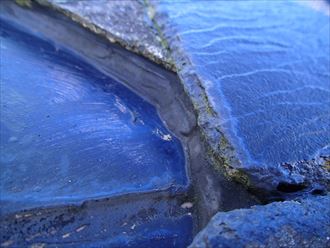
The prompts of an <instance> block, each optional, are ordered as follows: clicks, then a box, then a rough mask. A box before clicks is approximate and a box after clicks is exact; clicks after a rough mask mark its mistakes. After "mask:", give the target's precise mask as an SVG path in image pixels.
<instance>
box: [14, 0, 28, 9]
mask: <svg viewBox="0 0 330 248" xmlns="http://www.w3.org/2000/svg"><path fill="white" fill-rule="evenodd" d="M15 2H16V4H18V5H19V6H21V7H25V8H31V7H32V2H31V0H15Z"/></svg>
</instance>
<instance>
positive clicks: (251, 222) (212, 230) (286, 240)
mask: <svg viewBox="0 0 330 248" xmlns="http://www.w3.org/2000/svg"><path fill="white" fill-rule="evenodd" d="M329 206H330V195H328V196H319V197H309V198H307V199H305V200H296V201H287V202H279V203H272V204H269V205H266V206H257V207H253V208H251V209H240V210H234V211H230V212H227V213H218V214H217V215H215V216H214V217H213V218H212V219H211V221H210V223H209V224H208V225H207V227H206V228H205V229H204V230H203V231H201V232H200V233H199V234H198V235H197V236H196V237H195V239H194V241H193V243H192V244H191V245H190V246H189V247H190V248H202V247H205V248H206V247H207V248H212V247H214V248H215V247H217V248H221V247H235V248H240V247H249V248H252V247H265V248H266V247H269V248H270V247H271V248H276V247H287V248H289V247H301V248H302V247H313V248H317V247H320V248H324V247H329V246H330V208H329Z"/></svg>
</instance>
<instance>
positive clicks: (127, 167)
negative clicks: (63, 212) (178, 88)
mask: <svg viewBox="0 0 330 248" xmlns="http://www.w3.org/2000/svg"><path fill="white" fill-rule="evenodd" d="M187 183H188V182H187V177H186V172H185V158H184V153H183V149H182V146H181V144H180V142H179V141H178V140H177V139H176V138H175V137H174V136H173V135H172V134H171V133H169V131H168V130H167V129H166V128H165V127H164V125H163V123H162V122H161V120H160V119H159V117H158V115H157V112H156V110H155V108H154V107H152V106H151V105H150V104H149V103H147V102H146V101H144V100H143V99H142V98H140V97H138V96H137V95H136V94H134V93H132V92H131V91H130V90H128V89H127V88H125V87H124V86H123V85H121V84H119V83H118V82H116V81H115V80H113V79H111V78H109V77H106V76H105V75H103V74H101V73H100V72H98V71H97V70H96V69H94V68H92V67H90V66H88V65H87V64H84V63H83V62H82V61H80V60H79V59H77V58H76V57H74V56H73V55H72V54H70V53H67V52H64V51H61V50H58V49H56V48H54V46H52V45H50V44H48V43H46V42H43V41H41V40H39V39H37V38H34V37H32V36H30V35H28V34H26V33H21V32H20V31H18V30H16V29H13V28H12V27H10V26H9V25H7V24H6V23H4V22H2V25H1V180H0V185H1V188H0V193H1V210H2V213H5V212H11V211H16V210H19V209H23V208H31V207H37V206H46V205H54V204H66V203H76V202H81V201H83V200H86V199H93V198H100V197H108V196H113V195H118V194H124V193H130V192H141V191H150V190H157V189H164V188H168V187H172V188H173V189H175V188H180V187H186V186H187Z"/></svg>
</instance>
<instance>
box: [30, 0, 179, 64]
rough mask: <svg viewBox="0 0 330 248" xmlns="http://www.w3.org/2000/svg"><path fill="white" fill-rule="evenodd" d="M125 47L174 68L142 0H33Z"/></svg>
mask: <svg viewBox="0 0 330 248" xmlns="http://www.w3.org/2000/svg"><path fill="white" fill-rule="evenodd" d="M35 1H36V2H38V3H40V4H42V5H46V6H51V7H52V8H54V9H56V10H58V11H60V12H62V13H64V14H65V15H67V16H68V17H70V18H71V19H72V20H74V21H76V22H78V23H80V24H81V25H83V26H84V27H86V28H88V29H90V30H91V31H93V32H95V33H98V34H101V35H103V36H105V37H106V38H107V39H108V40H109V41H110V42H113V43H119V44H120V45H122V46H123V47H125V48H126V49H128V50H131V51H134V52H136V53H138V54H141V55H143V56H145V57H147V58H149V59H151V60H152V61H154V62H156V63H159V64H162V65H164V66H165V67H167V68H169V69H172V70H173V69H174V66H173V64H171V62H170V59H169V53H168V50H167V49H164V47H165V46H166V44H164V43H163V41H162V38H161V37H160V36H159V35H158V34H159V32H158V31H157V28H156V27H155V26H154V25H153V23H152V22H151V19H150V18H149V14H150V15H152V13H149V12H148V9H147V8H146V6H145V3H144V1H143V0H129V1H122V0H88V1H86V0H35Z"/></svg>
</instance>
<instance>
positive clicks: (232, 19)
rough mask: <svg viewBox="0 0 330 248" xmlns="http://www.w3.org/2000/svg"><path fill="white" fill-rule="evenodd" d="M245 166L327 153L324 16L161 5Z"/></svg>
mask: <svg viewBox="0 0 330 248" xmlns="http://www.w3.org/2000/svg"><path fill="white" fill-rule="evenodd" d="M159 9H160V10H162V11H163V12H165V13H166V14H168V17H169V18H168V20H169V22H170V23H171V24H172V27H174V28H175V29H176V31H177V35H178V37H179V39H180V42H181V45H182V48H183V49H184V50H185V52H186V54H187V55H188V56H189V58H190V59H191V62H192V64H193V67H194V69H195V70H196V72H197V74H198V75H199V76H200V78H201V81H202V84H203V87H205V89H206V93H207V96H208V97H209V100H210V102H211V105H212V108H213V109H214V110H215V111H216V112H217V114H218V116H219V120H220V122H221V127H222V131H223V132H224V133H225V136H226V137H227V138H228V140H229V141H230V143H231V144H232V145H233V146H234V148H235V150H236V152H237V156H238V158H239V160H240V161H241V162H242V164H243V166H244V167H249V166H259V165H260V166H270V167H273V166H275V167H276V166H277V165H278V164H280V163H284V162H289V163H290V162H296V161H300V160H311V159H314V158H317V157H320V156H324V155H327V156H329V154H330V133H329V130H330V117H329V116H330V58H329V54H330V50H329V49H330V41H329V40H330V34H329V32H330V31H329V30H330V24H329V16H327V15H326V14H325V13H323V12H320V11H317V10H314V9H312V8H310V7H308V6H304V5H301V4H299V3H297V2H293V1H259V0H258V1H190V0H185V1H177V2H172V1H165V2H162V3H161V4H160V5H159Z"/></svg>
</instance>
